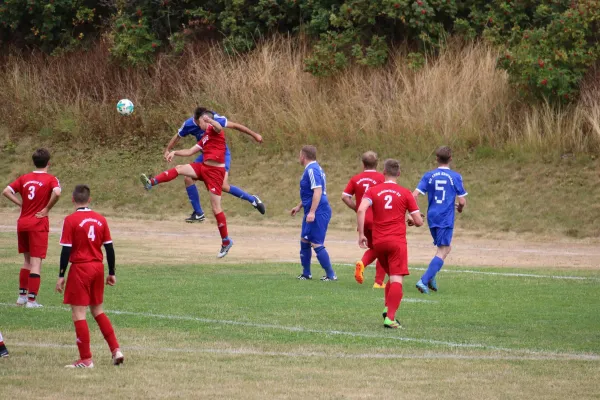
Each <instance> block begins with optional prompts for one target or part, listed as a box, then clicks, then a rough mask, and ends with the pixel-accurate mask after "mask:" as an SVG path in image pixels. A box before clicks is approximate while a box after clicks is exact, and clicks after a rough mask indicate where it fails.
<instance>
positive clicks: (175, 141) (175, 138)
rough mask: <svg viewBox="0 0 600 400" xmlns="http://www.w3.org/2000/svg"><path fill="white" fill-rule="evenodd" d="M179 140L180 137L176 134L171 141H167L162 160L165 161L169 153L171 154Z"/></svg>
mask: <svg viewBox="0 0 600 400" xmlns="http://www.w3.org/2000/svg"><path fill="white" fill-rule="evenodd" d="M179 140H181V136H179V133H176V134H175V135H174V136H173V137H172V138H171V140H169V144H167V148H166V149H165V153H164V155H163V156H164V158H165V160H166V159H167V157H168V155H169V153H170V152H171V150H172V149H173V147H175V146H176V145H177V143H179Z"/></svg>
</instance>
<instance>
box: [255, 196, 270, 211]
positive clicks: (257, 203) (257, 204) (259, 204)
mask: <svg viewBox="0 0 600 400" xmlns="http://www.w3.org/2000/svg"><path fill="white" fill-rule="evenodd" d="M252 197H254V201H253V202H252V207H254V208H256V209H257V210H258V212H259V213H261V214H262V215H265V212H267V209H266V207H265V203H263V202H262V200H261V199H259V198H258V196H254V195H253V196H252Z"/></svg>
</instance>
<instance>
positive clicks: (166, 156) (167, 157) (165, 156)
mask: <svg viewBox="0 0 600 400" xmlns="http://www.w3.org/2000/svg"><path fill="white" fill-rule="evenodd" d="M169 153H171V151H170V150H165V152H164V154H163V158H164V159H165V161H168V159H169Z"/></svg>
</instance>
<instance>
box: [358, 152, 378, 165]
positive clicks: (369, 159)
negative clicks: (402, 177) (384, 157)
mask: <svg viewBox="0 0 600 400" xmlns="http://www.w3.org/2000/svg"><path fill="white" fill-rule="evenodd" d="M362 163H363V165H364V166H365V168H368V169H375V168H377V164H379V160H378V159H377V153H375V152H374V151H367V152H366V153H365V154H363V155H362Z"/></svg>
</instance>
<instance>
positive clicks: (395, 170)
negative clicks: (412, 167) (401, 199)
mask: <svg viewBox="0 0 600 400" xmlns="http://www.w3.org/2000/svg"><path fill="white" fill-rule="evenodd" d="M383 174H384V175H387V176H393V177H395V178H397V177H399V176H400V162H399V161H398V160H393V159H391V158H390V159H387V160H385V163H384V164H383Z"/></svg>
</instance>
